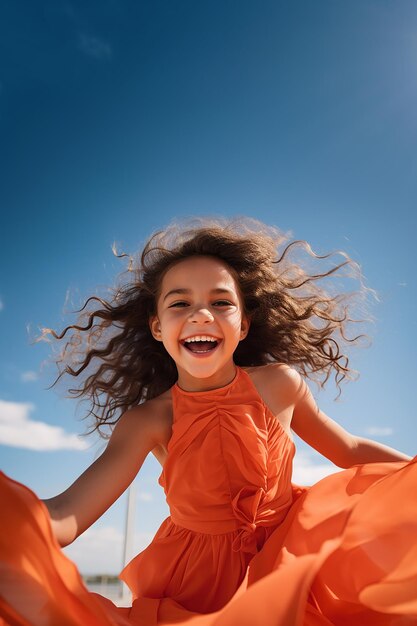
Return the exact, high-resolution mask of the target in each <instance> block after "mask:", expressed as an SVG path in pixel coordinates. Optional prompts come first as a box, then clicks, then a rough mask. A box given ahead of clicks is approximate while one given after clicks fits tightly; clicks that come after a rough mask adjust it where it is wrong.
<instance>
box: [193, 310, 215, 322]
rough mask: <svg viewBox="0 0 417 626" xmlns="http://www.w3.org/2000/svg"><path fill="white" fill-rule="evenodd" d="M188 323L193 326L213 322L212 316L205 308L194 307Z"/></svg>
mask: <svg viewBox="0 0 417 626" xmlns="http://www.w3.org/2000/svg"><path fill="white" fill-rule="evenodd" d="M189 319H190V322H194V323H195V324H210V323H211V322H212V321H213V320H214V317H213V314H212V313H211V312H210V311H209V309H207V308H206V307H195V308H194V309H193V311H191V313H190V317H189Z"/></svg>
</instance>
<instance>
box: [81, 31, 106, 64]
mask: <svg viewBox="0 0 417 626" xmlns="http://www.w3.org/2000/svg"><path fill="white" fill-rule="evenodd" d="M78 47H79V49H80V50H81V51H82V52H84V54H86V55H87V56H90V57H93V58H94V59H98V60H100V59H109V58H110V57H111V56H112V49H111V46H110V45H109V44H108V43H106V42H105V41H103V40H102V39H99V38H98V37H92V36H91V35H86V34H85V33H80V34H79V36H78Z"/></svg>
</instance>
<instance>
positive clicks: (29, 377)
mask: <svg viewBox="0 0 417 626" xmlns="http://www.w3.org/2000/svg"><path fill="white" fill-rule="evenodd" d="M20 380H21V381H22V382H24V383H31V382H33V381H34V380H38V375H37V373H36V372H34V371H32V370H29V371H28V372H22V374H21V376H20Z"/></svg>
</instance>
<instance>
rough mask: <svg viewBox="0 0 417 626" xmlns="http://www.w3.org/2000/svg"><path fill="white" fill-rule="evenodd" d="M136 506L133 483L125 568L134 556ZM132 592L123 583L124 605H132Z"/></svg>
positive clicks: (127, 524)
mask: <svg viewBox="0 0 417 626" xmlns="http://www.w3.org/2000/svg"><path fill="white" fill-rule="evenodd" d="M135 505H136V484H135V481H133V482H132V484H131V485H130V487H129V489H128V490H127V503H126V521H125V537H124V545H123V567H124V566H125V565H127V564H128V563H129V561H130V560H131V558H132V556H133V554H132V553H133V538H134V534H135V528H134V526H135ZM130 603H131V597H130V590H129V588H128V587H127V585H126V584H125V583H122V604H123V605H125V606H126V605H130Z"/></svg>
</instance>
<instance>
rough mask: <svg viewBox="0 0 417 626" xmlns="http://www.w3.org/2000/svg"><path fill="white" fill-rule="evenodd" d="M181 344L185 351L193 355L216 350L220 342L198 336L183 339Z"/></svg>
mask: <svg viewBox="0 0 417 626" xmlns="http://www.w3.org/2000/svg"><path fill="white" fill-rule="evenodd" d="M181 343H182V345H183V346H184V347H185V348H187V350H189V351H190V352H193V353H194V354H206V353H208V352H212V351H213V350H214V349H215V348H217V346H218V345H219V343H220V340H219V339H216V338H215V337H209V336H207V335H198V336H195V337H189V338H188V339H184V340H183V341H182V342H181Z"/></svg>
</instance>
